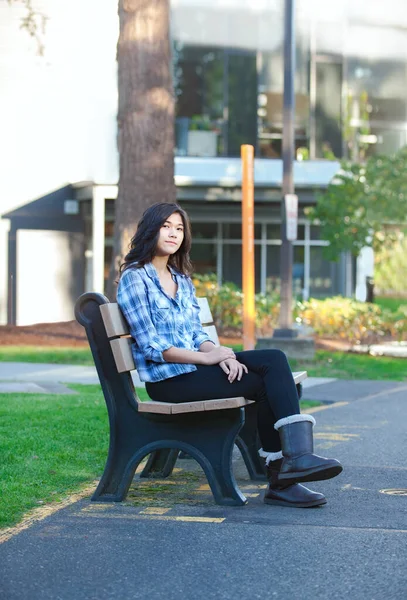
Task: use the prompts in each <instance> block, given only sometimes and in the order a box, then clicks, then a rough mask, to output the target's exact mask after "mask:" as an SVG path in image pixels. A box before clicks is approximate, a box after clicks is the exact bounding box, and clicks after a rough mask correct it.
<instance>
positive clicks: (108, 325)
mask: <svg viewBox="0 0 407 600" xmlns="http://www.w3.org/2000/svg"><path fill="white" fill-rule="evenodd" d="M100 312H101V313H102V319H103V323H104V325H105V329H106V333H107V337H108V338H112V337H118V336H119V335H128V334H129V327H128V325H127V323H126V321H125V320H124V317H123V315H122V313H121V311H120V308H119V305H118V304H116V303H115V302H109V303H108V304H102V305H101V307H100Z"/></svg>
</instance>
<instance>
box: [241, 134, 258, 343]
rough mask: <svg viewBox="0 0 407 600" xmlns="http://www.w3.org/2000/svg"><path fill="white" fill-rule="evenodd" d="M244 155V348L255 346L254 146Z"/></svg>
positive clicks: (244, 146) (243, 153) (244, 149)
mask: <svg viewBox="0 0 407 600" xmlns="http://www.w3.org/2000/svg"><path fill="white" fill-rule="evenodd" d="M241 157H242V267H243V349H244V350H254V347H255V318H256V312H255V303H254V148H253V146H249V145H248V144H245V145H243V146H241Z"/></svg>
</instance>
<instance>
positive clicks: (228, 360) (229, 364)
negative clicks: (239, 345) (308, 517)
mask: <svg viewBox="0 0 407 600" xmlns="http://www.w3.org/2000/svg"><path fill="white" fill-rule="evenodd" d="M205 359H206V361H207V362H206V364H208V365H217V364H218V365H219V366H220V368H221V369H222V371H224V372H225V373H226V375H227V376H228V380H229V382H230V383H232V382H233V381H235V379H237V380H238V381H240V380H241V378H242V376H243V373H248V369H247V367H246V365H243V364H242V363H240V362H239V361H238V360H236V354H235V353H234V352H233V350H232V349H231V348H227V347H226V346H216V347H215V348H214V349H213V350H211V351H210V352H207V353H205Z"/></svg>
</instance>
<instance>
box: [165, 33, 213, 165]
mask: <svg viewBox="0 0 407 600" xmlns="http://www.w3.org/2000/svg"><path fill="white" fill-rule="evenodd" d="M173 70H174V89H175V96H176V118H175V143H176V154H177V155H179V156H185V155H190V156H217V155H219V154H223V136H222V132H223V128H224V122H223V103H224V52H223V50H219V49H216V48H205V47H204V48H196V47H194V46H184V45H183V44H181V43H175V44H174V50H173Z"/></svg>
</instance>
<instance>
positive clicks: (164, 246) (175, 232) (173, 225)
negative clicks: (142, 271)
mask: <svg viewBox="0 0 407 600" xmlns="http://www.w3.org/2000/svg"><path fill="white" fill-rule="evenodd" d="M183 239H184V223H183V221H182V217H181V215H180V214H179V213H173V214H172V215H170V216H169V217H168V219H167V220H166V221H165V223H164V224H163V225H162V227H161V229H160V235H159V237H158V242H157V249H156V252H155V254H156V256H169V255H171V254H175V253H176V252H177V250H179V248H180V246H181V244H182V241H183Z"/></svg>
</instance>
